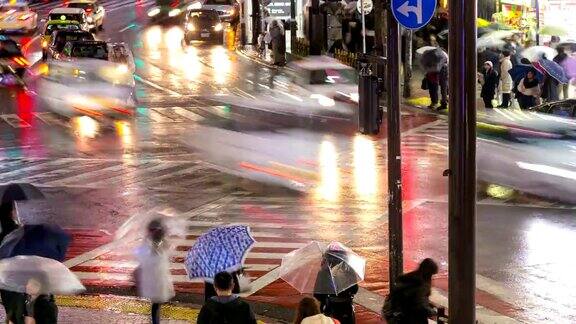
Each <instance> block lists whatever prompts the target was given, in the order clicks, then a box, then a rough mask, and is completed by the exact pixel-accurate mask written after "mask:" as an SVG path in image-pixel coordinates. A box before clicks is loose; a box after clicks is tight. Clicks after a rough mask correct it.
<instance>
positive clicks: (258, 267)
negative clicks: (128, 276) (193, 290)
mask: <svg viewBox="0 0 576 324" xmlns="http://www.w3.org/2000/svg"><path fill="white" fill-rule="evenodd" d="M80 266H85V267H110V268H136V267H137V266H138V261H117V260H90V261H86V262H84V263H82V264H80ZM245 266H246V267H248V268H249V269H250V270H252V271H270V270H272V269H274V268H276V267H277V266H278V265H275V264H245ZM170 269H185V266H184V263H177V262H171V263H170Z"/></svg>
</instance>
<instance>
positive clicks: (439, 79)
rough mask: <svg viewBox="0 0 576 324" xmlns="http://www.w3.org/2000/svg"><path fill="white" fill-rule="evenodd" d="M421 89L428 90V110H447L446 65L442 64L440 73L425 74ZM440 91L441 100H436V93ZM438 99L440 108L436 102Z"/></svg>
mask: <svg viewBox="0 0 576 324" xmlns="http://www.w3.org/2000/svg"><path fill="white" fill-rule="evenodd" d="M422 86H423V87H422V88H423V89H424V90H426V89H427V90H428V94H429V95H430V106H428V108H430V109H436V108H437V109H438V110H442V109H447V108H448V65H447V64H443V65H442V67H441V68H440V71H437V72H435V71H431V72H428V73H426V76H425V77H424V81H423V82H422ZM439 90H440V95H441V99H440V98H438V91H439ZM439 99H440V106H438V100H439Z"/></svg>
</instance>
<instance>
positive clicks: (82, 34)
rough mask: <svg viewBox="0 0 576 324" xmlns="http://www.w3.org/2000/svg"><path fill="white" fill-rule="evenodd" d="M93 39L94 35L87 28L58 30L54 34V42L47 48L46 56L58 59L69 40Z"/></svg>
mask: <svg viewBox="0 0 576 324" xmlns="http://www.w3.org/2000/svg"><path fill="white" fill-rule="evenodd" d="M93 40H94V35H93V34H92V33H90V32H87V31H85V30H57V31H55V32H54V33H53V34H52V42H51V43H50V44H49V45H48V48H46V57H50V58H53V59H58V58H59V56H60V53H61V52H62V51H63V50H64V46H66V43H68V42H77V41H93ZM43 57H44V56H43Z"/></svg>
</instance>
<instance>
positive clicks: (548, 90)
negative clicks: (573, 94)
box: [542, 75, 560, 102]
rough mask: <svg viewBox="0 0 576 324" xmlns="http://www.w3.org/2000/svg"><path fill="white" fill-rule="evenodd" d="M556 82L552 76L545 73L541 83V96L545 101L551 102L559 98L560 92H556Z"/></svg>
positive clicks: (557, 83)
mask: <svg viewBox="0 0 576 324" xmlns="http://www.w3.org/2000/svg"><path fill="white" fill-rule="evenodd" d="M559 84H560V82H558V81H557V80H556V79H554V78H553V77H551V76H549V75H547V76H546V78H545V79H544V84H543V85H542V98H544V99H545V100H546V102H553V101H558V100H560V94H559V93H558V85H559Z"/></svg>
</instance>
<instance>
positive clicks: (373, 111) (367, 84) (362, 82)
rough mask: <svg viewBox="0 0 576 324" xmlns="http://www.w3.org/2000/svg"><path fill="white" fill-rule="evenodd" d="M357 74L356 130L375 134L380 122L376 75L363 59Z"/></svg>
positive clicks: (378, 130) (378, 129)
mask: <svg viewBox="0 0 576 324" xmlns="http://www.w3.org/2000/svg"><path fill="white" fill-rule="evenodd" d="M359 75H360V79H359V82H358V94H359V100H358V131H359V132H360V133H362V134H368V135H375V134H378V133H379V132H380V124H381V122H382V118H381V114H380V107H379V105H378V99H379V97H378V77H376V76H375V75H373V74H372V70H371V64H370V63H369V62H367V61H365V60H363V61H361V62H360V73H359Z"/></svg>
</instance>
